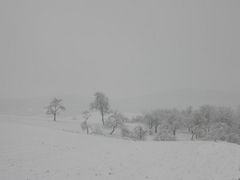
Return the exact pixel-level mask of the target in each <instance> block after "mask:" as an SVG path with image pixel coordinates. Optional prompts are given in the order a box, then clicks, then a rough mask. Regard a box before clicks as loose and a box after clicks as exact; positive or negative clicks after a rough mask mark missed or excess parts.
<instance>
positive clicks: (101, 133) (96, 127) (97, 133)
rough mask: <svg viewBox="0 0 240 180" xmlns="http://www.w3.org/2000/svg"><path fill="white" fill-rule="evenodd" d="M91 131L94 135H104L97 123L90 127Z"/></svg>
mask: <svg viewBox="0 0 240 180" xmlns="http://www.w3.org/2000/svg"><path fill="white" fill-rule="evenodd" d="M91 133H92V134H96V135H104V132H103V129H102V127H101V126H99V125H95V126H93V127H92V128H91Z"/></svg>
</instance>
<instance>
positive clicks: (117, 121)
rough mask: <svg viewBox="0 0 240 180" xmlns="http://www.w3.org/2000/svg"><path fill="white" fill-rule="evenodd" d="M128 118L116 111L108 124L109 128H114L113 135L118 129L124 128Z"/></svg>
mask: <svg viewBox="0 0 240 180" xmlns="http://www.w3.org/2000/svg"><path fill="white" fill-rule="evenodd" d="M126 119H127V118H126V117H125V116H124V115H123V114H121V113H119V112H117V111H115V112H114V113H113V114H112V115H111V116H110V117H109V118H108V120H107V122H106V124H107V126H108V127H109V128H112V131H111V132H110V134H111V135H112V134H113V133H114V132H115V130H116V129H117V128H120V127H122V126H123V123H124V122H125V121H126Z"/></svg>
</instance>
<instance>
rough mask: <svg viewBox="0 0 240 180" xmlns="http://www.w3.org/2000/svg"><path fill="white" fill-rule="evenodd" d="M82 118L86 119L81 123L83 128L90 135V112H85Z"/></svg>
mask: <svg viewBox="0 0 240 180" xmlns="http://www.w3.org/2000/svg"><path fill="white" fill-rule="evenodd" d="M82 116H83V118H84V121H83V122H82V123H81V128H82V129H83V130H85V129H86V130H87V134H88V133H89V126H88V123H87V120H88V119H89V118H90V116H91V114H90V112H89V111H84V112H83V113H82Z"/></svg>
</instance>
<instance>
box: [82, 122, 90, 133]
mask: <svg viewBox="0 0 240 180" xmlns="http://www.w3.org/2000/svg"><path fill="white" fill-rule="evenodd" d="M81 128H82V130H83V131H85V130H86V131H87V134H88V133H89V126H88V123H87V121H83V122H82V123H81Z"/></svg>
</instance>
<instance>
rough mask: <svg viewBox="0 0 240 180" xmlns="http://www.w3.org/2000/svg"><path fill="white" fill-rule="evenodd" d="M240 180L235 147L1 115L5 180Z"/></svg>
mask: <svg viewBox="0 0 240 180" xmlns="http://www.w3.org/2000/svg"><path fill="white" fill-rule="evenodd" d="M76 132H77V133H76ZM238 178H240V146H239V145H236V144H230V143H221V142H218V143H215V142H200V141H193V142H191V141H176V142H153V141H152V142H140V141H131V140H121V139H114V138H109V137H101V136H96V135H85V134H83V133H81V130H80V121H79V120H72V119H67V120H62V119H60V120H59V121H57V122H52V121H50V120H49V119H46V118H36V117H35V118H34V117H24V116H22V117H20V116H19V117H18V116H6V115H5V116H3V115H1V116H0V179H1V180H16V179H18V180H45V179H47V180H61V179H62V180H66V179H70V180H79V179H83V180H93V179H96V180H107V179H109V180H110V179H111V180H112V179H114V180H123V179H124V180H127V179H129V180H135V179H137V180H140V179H152V180H156V179H166V180H181V179H182V180H238Z"/></svg>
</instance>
